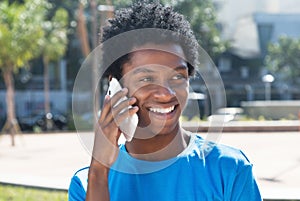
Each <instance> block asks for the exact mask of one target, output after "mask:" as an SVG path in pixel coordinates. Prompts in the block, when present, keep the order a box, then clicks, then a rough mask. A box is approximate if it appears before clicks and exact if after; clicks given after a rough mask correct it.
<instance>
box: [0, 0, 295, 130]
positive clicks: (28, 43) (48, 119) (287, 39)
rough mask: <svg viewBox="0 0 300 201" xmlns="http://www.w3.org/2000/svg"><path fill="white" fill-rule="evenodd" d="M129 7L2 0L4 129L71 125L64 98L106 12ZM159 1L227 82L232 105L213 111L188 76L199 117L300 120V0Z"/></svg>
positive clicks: (0, 100)
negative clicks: (184, 23) (188, 28)
mask: <svg viewBox="0 0 300 201" xmlns="http://www.w3.org/2000/svg"><path fill="white" fill-rule="evenodd" d="M128 3H131V1H129V0H115V1H113V0H111V1H109V0H106V1H104V0H103V1H100V0H90V1H84V0H81V1H72V0H65V1H56V0H48V1H47V0H31V1H29V0H27V1H24V0H19V1H17V0H15V1H14V0H4V1H1V3H0V6H1V7H0V9H1V12H0V22H1V25H0V33H1V34H0V46H1V49H0V69H1V71H0V72H1V77H0V128H2V130H10V132H18V131H19V130H22V131H24V132H40V131H45V130H74V129H75V128H74V124H73V121H72V118H73V116H72V110H71V105H72V104H71V103H72V90H73V83H74V80H75V78H76V75H77V72H78V70H79V68H80V66H81V64H82V62H83V61H84V59H85V58H86V56H87V55H88V54H89V53H90V52H91V51H92V50H93V49H94V48H95V47H96V46H97V45H98V44H99V34H98V33H100V32H101V27H102V26H103V25H104V24H105V23H106V22H107V18H109V17H112V16H113V11H114V10H115V9H117V8H119V7H122V6H124V5H126V4H128ZM163 3H165V4H168V5H172V6H173V7H174V9H175V10H177V11H179V12H180V13H182V14H184V15H185V16H186V18H187V19H188V20H189V21H190V22H191V24H192V28H193V30H194V32H195V35H196V36H197V39H198V41H199V44H201V46H202V47H203V48H204V49H205V50H206V51H207V53H208V54H209V55H210V57H211V58H212V60H213V61H214V63H215V65H216V67H217V69H218V70H219V73H220V75H221V78H222V80H223V82H224V86H225V90H226V100H227V105H226V107H229V108H231V110H229V109H228V110H226V108H225V109H224V108H223V107H222V108H221V105H220V107H219V108H218V107H216V108H215V109H214V110H215V111H212V110H211V108H210V100H209V98H210V97H211V94H209V93H212V92H209V91H208V90H207V87H206V86H205V84H204V83H203V81H202V79H201V76H196V77H194V78H193V79H191V86H192V90H193V91H194V92H195V93H197V94H200V95H202V96H198V98H195V99H193V100H196V101H197V104H198V106H199V108H200V116H199V118H200V119H205V118H207V117H209V116H210V115H211V114H213V113H224V112H225V113H226V112H228V111H229V112H233V113H235V114H236V113H238V114H242V115H243V119H258V118H260V119H269V120H271V119H272V120H278V119H291V120H295V119H298V112H299V109H298V108H299V106H300V102H298V100H299V98H300V88H299V83H300V79H299V75H300V66H299V65H300V57H299V54H300V39H299V36H300V26H299V24H300V17H299V15H300V2H299V1H297V0H286V1H279V0H272V1H271V0H263V1H260V0H244V1H238V0H201V1H200V0H181V1H172V0H168V1H167V0H165V1H163ZM89 81H90V80H87V82H89ZM105 87H106V86H103V87H102V88H100V91H101V90H105ZM102 92H103V91H102ZM232 108H235V109H234V110H233V109H232ZM187 114H191V113H190V112H187ZM195 115H197V114H195ZM92 117H93V115H92V114H83V115H82V116H81V117H80V118H81V119H82V121H84V122H86V123H87V124H90V123H92V122H93V118H92ZM193 117H194V116H193V115H189V116H188V118H189V119H191V118H193ZM12 129H14V130H12Z"/></svg>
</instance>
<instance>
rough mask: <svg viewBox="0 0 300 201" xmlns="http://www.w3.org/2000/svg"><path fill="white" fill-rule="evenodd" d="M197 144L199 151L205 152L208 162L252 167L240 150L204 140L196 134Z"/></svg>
mask: <svg viewBox="0 0 300 201" xmlns="http://www.w3.org/2000/svg"><path fill="white" fill-rule="evenodd" d="M195 141H196V144H197V147H198V149H200V150H201V151H203V153H204V155H205V158H206V159H207V160H209V159H211V160H213V161H218V162H220V163H232V164H236V165H242V166H244V165H246V166H248V165H250V166H251V165H252V164H251V163H250V161H249V159H248V157H247V156H246V154H245V153H244V152H243V151H242V150H241V149H238V148H235V147H232V146H228V145H225V144H221V143H219V142H212V141H208V140H206V139H204V138H202V137H201V136H200V135H198V134H196V139H195Z"/></svg>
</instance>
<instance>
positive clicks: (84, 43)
mask: <svg viewBox="0 0 300 201" xmlns="http://www.w3.org/2000/svg"><path fill="white" fill-rule="evenodd" d="M77 17H78V19H77V33H78V37H79V40H80V43H81V47H82V53H83V55H84V56H85V57H87V56H88V55H89V53H90V52H91V48H90V45H89V40H88V34H87V30H86V22H85V17H84V7H83V5H82V3H80V2H79V6H78V16H77Z"/></svg>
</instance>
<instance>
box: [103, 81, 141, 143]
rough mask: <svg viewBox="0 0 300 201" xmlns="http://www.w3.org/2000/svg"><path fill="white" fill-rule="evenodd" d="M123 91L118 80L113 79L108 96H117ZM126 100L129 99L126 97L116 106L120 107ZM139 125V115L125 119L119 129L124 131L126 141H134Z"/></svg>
mask: <svg viewBox="0 0 300 201" xmlns="http://www.w3.org/2000/svg"><path fill="white" fill-rule="evenodd" d="M121 90H122V87H121V84H120V83H119V81H118V80H117V79H116V78H112V79H111V81H110V82H109V87H108V91H107V95H109V96H113V95H114V94H116V93H117V92H118V91H121ZM126 99H128V98H127V97H126V96H125V97H123V98H122V99H120V100H119V101H118V102H117V103H116V105H118V104H119V103H120V102H122V101H124V100H126ZM129 108H131V106H129ZM123 111H124V110H122V111H121V112H123ZM137 124H138V116H137V114H134V115H132V116H130V117H127V118H126V119H124V121H122V122H121V123H120V125H119V128H120V130H121V131H122V133H123V134H124V137H125V139H126V141H131V140H132V138H133V135H134V132H135V130H136V127H137Z"/></svg>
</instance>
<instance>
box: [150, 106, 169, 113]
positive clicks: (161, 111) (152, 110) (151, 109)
mask: <svg viewBox="0 0 300 201" xmlns="http://www.w3.org/2000/svg"><path fill="white" fill-rule="evenodd" d="M174 109H175V105H173V106H171V107H168V108H154V107H152V108H149V111H150V112H155V113H160V114H168V113H171V112H173V111H174Z"/></svg>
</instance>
